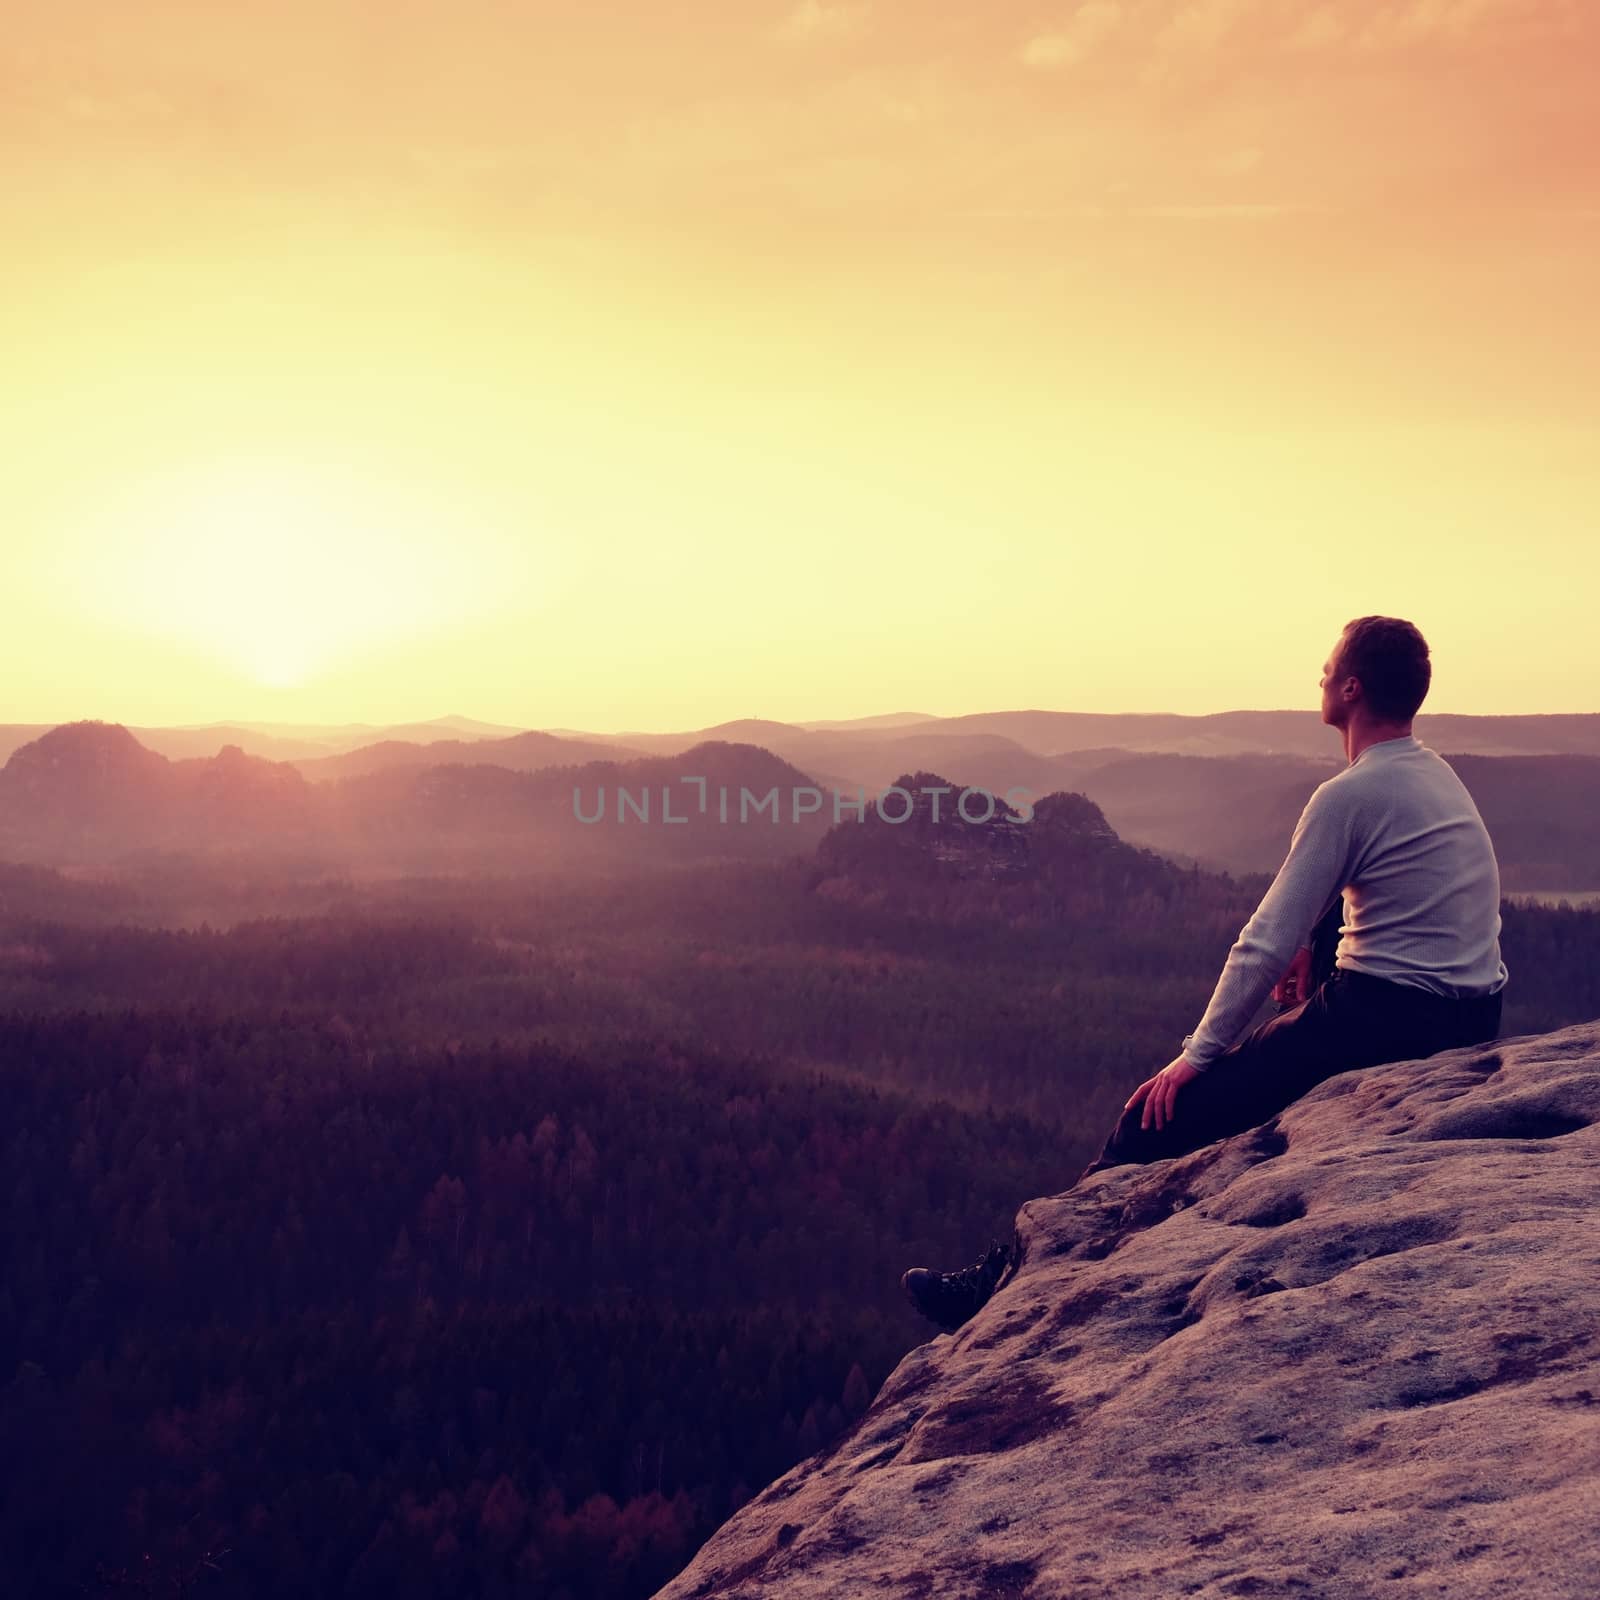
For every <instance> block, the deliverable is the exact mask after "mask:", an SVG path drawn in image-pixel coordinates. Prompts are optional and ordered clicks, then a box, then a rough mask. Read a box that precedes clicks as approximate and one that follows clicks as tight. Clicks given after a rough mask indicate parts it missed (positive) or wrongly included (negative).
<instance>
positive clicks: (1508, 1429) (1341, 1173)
mask: <svg viewBox="0 0 1600 1600" xmlns="http://www.w3.org/2000/svg"><path fill="white" fill-rule="evenodd" d="M1597 1122H1600V1022H1595V1023H1587V1024H1583V1025H1580V1026H1576V1027H1571V1028H1566V1029H1563V1030H1562V1031H1560V1032H1557V1033H1552V1034H1546V1035H1528V1036H1523V1037H1520V1038H1516V1039H1512V1040H1502V1041H1500V1042H1498V1043H1497V1044H1494V1045H1478V1046H1472V1047H1469V1048H1465V1049H1459V1050H1451V1051H1446V1052H1442V1053H1441V1054H1439V1055H1435V1056H1431V1057H1429V1058H1427V1059H1426V1060H1422V1061H1409V1062H1399V1063H1395V1064H1393V1065H1389V1066H1383V1067H1375V1068H1370V1069H1367V1070H1364V1071H1357V1072H1348V1073H1344V1074H1341V1075H1340V1076H1338V1077H1336V1078H1332V1079H1330V1080H1328V1081H1327V1082H1325V1083H1323V1084H1321V1085H1319V1086H1318V1087H1317V1088H1316V1089H1315V1090H1313V1091H1312V1092H1311V1093H1310V1094H1308V1095H1306V1096H1305V1097H1304V1098H1303V1099H1301V1100H1299V1101H1297V1102H1296V1103H1295V1104H1294V1105H1292V1106H1290V1107H1289V1108H1288V1109H1287V1110H1286V1111H1284V1112H1283V1113H1282V1114H1281V1115H1280V1116H1279V1117H1277V1118H1275V1119H1274V1120H1273V1121H1272V1122H1269V1123H1267V1124H1265V1125H1264V1126H1262V1127H1261V1128H1258V1129H1255V1130H1252V1131H1251V1132H1249V1133H1245V1134H1240V1135H1238V1136H1237V1137H1235V1138H1232V1139H1226V1140H1223V1141H1221V1142H1219V1143H1217V1144H1213V1145H1210V1146H1208V1147H1207V1148H1206V1149H1204V1150H1200V1151H1197V1152H1195V1153H1194V1154H1192V1155H1188V1156H1183V1157H1180V1158H1177V1159H1175V1160H1170V1161H1163V1162H1158V1163H1155V1164H1153V1165H1151V1166H1148V1167H1119V1168H1113V1169H1111V1170H1109V1171H1105V1172H1101V1173H1097V1174H1096V1175H1095V1176H1093V1177H1091V1178H1089V1179H1087V1180H1085V1181H1084V1182H1083V1183H1082V1184H1080V1185H1079V1186H1077V1187H1076V1188H1074V1189H1072V1190H1070V1191H1069V1192H1067V1193H1065V1194H1061V1195H1056V1196H1054V1197H1052V1198H1049V1199H1042V1200H1034V1201H1031V1202H1030V1203H1029V1204H1027V1205H1025V1206H1024V1207H1023V1208H1022V1211H1021V1213H1020V1215H1019V1216H1018V1219H1017V1227H1018V1233H1019V1237H1020V1239H1021V1241H1022V1243H1023V1246H1024V1256H1023V1261H1022V1264H1021V1266H1020V1268H1019V1269H1018V1271H1017V1273H1016V1274H1015V1276H1014V1277H1013V1278H1012V1279H1011V1280H1010V1281H1009V1282H1007V1283H1004V1284H1002V1286H1001V1287H1000V1289H999V1291H998V1292H997V1293H996V1295H995V1297H994V1298H993V1299H992V1300H991V1301H990V1303H989V1304H988V1305H987V1306H986V1307H985V1308H984V1310H983V1312H982V1313H981V1314H980V1315H979V1316H978V1317H976V1318H975V1319H974V1320H973V1321H972V1322H970V1323H968V1324H967V1326H966V1327H964V1328H962V1329H961V1330H960V1331H959V1332H957V1333H955V1334H949V1335H941V1336H939V1337H937V1338H935V1339H933V1340H932V1341H931V1342H930V1343H928V1344H924V1345H922V1346H920V1347H919V1348H918V1349H916V1350H913V1351H912V1352H911V1353H910V1354H909V1355H907V1356H906V1358H905V1359H904V1360H903V1361H902V1362H901V1363H900V1365H899V1366H898V1367H897V1368H896V1370H895V1371H894V1373H893V1374H892V1375H891V1376H890V1378H889V1380H888V1381H887V1383H886V1384H885V1385H884V1387H883V1389H882V1391H881V1392H880V1393H879V1394H878V1395H877V1397H876V1398H875V1399H874V1401H873V1403H872V1405H871V1407H870V1409H869V1410H868V1411H867V1412H866V1414H865V1415H864V1416H863V1417H862V1418H861V1419H860V1421H859V1422H858V1424H857V1425H856V1426H855V1427H854V1428H853V1429H852V1430H851V1431H850V1432H848V1433H847V1434H845V1435H844V1436H843V1437H842V1438H841V1439H840V1440H839V1441H838V1442H837V1443H836V1444H835V1445H834V1446H833V1447H831V1448H830V1449H829V1450H827V1451H825V1452H823V1453H821V1454H818V1455H816V1456H813V1457H812V1458H810V1459H809V1460H807V1461H804V1462H801V1463H800V1464H799V1465H798V1466H796V1467H795V1468H794V1469H793V1470H792V1471H791V1472H789V1473H788V1474H786V1475H785V1476H784V1477H783V1478H781V1479H779V1480H778V1481H777V1482H776V1483H774V1484H772V1485H771V1486H770V1487H769V1488H768V1489H766V1490H765V1491H764V1492H763V1493H762V1494H761V1495H759V1496H758V1497H757V1498H756V1499H755V1500H753V1501H751V1502H750V1504H749V1505H747V1506H745V1507H744V1508H743V1509H741V1510H740V1511H739V1512H738V1514H737V1515H736V1516H734V1517H733V1518H732V1519H731V1520H730V1521H729V1522H728V1523H727V1524H726V1525H725V1526H724V1527H723V1528H722V1529H721V1530H720V1531H719V1532H718V1533H717V1534H716V1535H715V1536H714V1537H713V1538H712V1539H711V1540H710V1542H709V1543H708V1544H707V1545H706V1546H705V1547H704V1549H703V1550H702V1551H701V1552H700V1553H699V1555H698V1556H697V1557H696V1559H695V1560H694V1562H693V1563H692V1564H691V1565H690V1566H689V1567H688V1568H687V1570H686V1571H684V1572H683V1573H682V1574H681V1575H680V1576H679V1577H678V1578H677V1579H676V1580H675V1581H674V1582H673V1583H671V1584H669V1585H668V1586H667V1587H666V1588H665V1589H663V1590H662V1591H661V1600H690V1597H694V1600H703V1597H705V1600H708V1597H711V1596H721V1597H728V1600H734V1597H742V1600H751V1597H754V1596H758V1595H761V1596H768V1595H776V1596H783V1597H786V1600H788V1597H793V1600H799V1597H801V1596H817V1597H822V1596H828V1597H830V1600H840V1597H847V1596H853V1595H875V1596H876V1595H885V1596H895V1597H904V1600H918V1597H928V1600H932V1597H939V1600H955V1597H960V1596H980V1595H982V1596H1027V1597H1029V1600H1049V1597H1055V1596H1082V1597H1090V1596H1102V1595H1104V1596H1113V1595H1114V1596H1116V1597H1117V1600H1145V1597H1148V1600H1171V1597H1174V1596H1182V1595H1201V1596H1206V1597H1212V1596H1233V1595H1264V1596H1273V1597H1280V1596H1305V1597H1307V1600H1345V1597H1355V1596H1369V1595H1370V1596H1383V1597H1393V1600H1410V1597H1415V1596H1422V1595H1428V1596H1436V1595H1442V1596H1449V1597H1450V1600H1477V1597H1480V1596H1481V1597H1488V1596H1516V1597H1528V1600H1566V1597H1571V1600H1580V1597H1581V1600H1592V1597H1594V1596H1595V1595H1597V1594H1600V1129H1597V1127H1596V1123H1597Z"/></svg>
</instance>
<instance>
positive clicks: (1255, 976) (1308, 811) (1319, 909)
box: [1183, 779, 1352, 1070]
mask: <svg viewBox="0 0 1600 1600" xmlns="http://www.w3.org/2000/svg"><path fill="white" fill-rule="evenodd" d="M1351 837H1352V827H1351V817H1350V796H1349V793H1348V791H1347V790H1341V789H1339V788H1336V787H1334V786H1333V780H1332V779H1329V781H1328V782H1327V783H1324V784H1322V785H1320V786H1319V787H1318V788H1317V789H1316V790H1315V791H1314V792H1313V794H1312V796H1311V798H1310V799H1309V800H1308V801H1306V804H1305V809H1304V810H1303V811H1302V812H1301V813H1300V820H1299V821H1298V822H1297V823H1296V824H1295V828H1294V837H1293V838H1292V839H1291V840H1290V843H1289V853H1288V855H1287V856H1286V857H1285V858H1284V862H1283V865H1282V866H1281V867H1279V868H1278V875H1277V877H1275V878H1274V879H1273V880H1272V886H1271V888H1269V889H1268V890H1267V892H1266V894H1265V895H1264V896H1262V900H1261V904H1260V905H1259V906H1257V908H1256V910H1255V913H1254V914H1253V915H1252V916H1251V918H1250V920H1249V921H1248V922H1247V923H1246V924H1245V925H1244V928H1243V929H1242V930H1241V932H1240V934H1239V937H1238V939H1237V940H1236V941H1235V943H1234V946H1233V948H1232V949H1231V950H1230V951H1229V952H1228V960H1227V963H1226V965H1224V967H1223V969H1222V976H1221V977H1220V978H1219V979H1218V980H1217V987H1216V990H1215V991H1214V993H1213V994H1212V996H1211V1003H1210V1004H1209V1005H1208V1006H1207V1007H1206V1010H1205V1015H1204V1016H1203V1017H1202V1018H1201V1019H1200V1026H1199V1027H1198V1028H1196V1029H1195V1031H1194V1032H1193V1033H1191V1034H1189V1035H1188V1036H1187V1037H1186V1038H1185V1039H1184V1041H1183V1055H1184V1059H1185V1060H1186V1061H1188V1062H1189V1064H1190V1065H1191V1066H1195V1067H1199V1068H1201V1069H1202V1070H1204V1069H1205V1068H1206V1067H1208V1066H1210V1065H1211V1063H1212V1062H1213V1061H1214V1060H1215V1059H1216V1058H1217V1057H1218V1056H1219V1055H1221V1054H1222V1053H1223V1051H1225V1050H1227V1049H1228V1048H1229V1047H1230V1046H1231V1045H1232V1044H1233V1042H1234V1041H1235V1040H1236V1039H1237V1038H1238V1037H1239V1035H1240V1033H1241V1032H1242V1031H1243V1029H1244V1027H1245V1025H1246V1023H1248V1022H1249V1021H1250V1019H1251V1018H1252V1017H1253V1016H1254V1015H1255V1014H1256V1008H1257V1007H1258V1006H1259V1005H1260V1004H1261V1002H1262V1001H1263V1000H1264V999H1266V997H1267V993H1268V991H1269V990H1270V989H1271V988H1272V986H1273V985H1274V984H1275V983H1276V982H1277V981H1278V979H1279V978H1281V977H1282V976H1283V974H1284V972H1285V970H1286V969H1287V967H1288V965H1289V962H1290V960H1291V959H1292V958H1293V956H1294V953H1295V951H1297V950H1298V949H1299V948H1300V947H1301V946H1302V945H1303V944H1305V943H1306V942H1307V940H1308V939H1309V937H1310V933H1311V930H1312V928H1313V927H1315V925H1316V924H1317V923H1318V922H1319V921H1320V920H1321V919H1322V916H1323V914H1324V912H1326V911H1327V910H1328V908H1329V906H1330V905H1332V903H1333V899H1334V896H1335V895H1337V894H1338V893H1339V892H1340V891H1341V890H1342V889H1343V888H1344V886H1345V883H1346V882H1347V879H1348V869H1349V864H1350V854H1351Z"/></svg>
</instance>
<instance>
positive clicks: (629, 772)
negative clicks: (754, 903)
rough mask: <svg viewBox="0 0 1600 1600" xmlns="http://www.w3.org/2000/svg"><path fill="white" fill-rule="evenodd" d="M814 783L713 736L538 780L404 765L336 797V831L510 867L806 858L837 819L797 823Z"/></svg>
mask: <svg viewBox="0 0 1600 1600" xmlns="http://www.w3.org/2000/svg"><path fill="white" fill-rule="evenodd" d="M810 787H812V784H811V780H810V778H809V777H808V776H807V775H806V774H805V773H803V772H801V771H799V770H798V769H797V768H795V767H792V766H790V765H789V764H788V763H787V762H785V761H782V760H780V759H779V758H778V757H777V756H775V755H773V754H771V752H769V751H766V750H762V749H760V748H758V747H756V746H754V745H743V744H734V743H730V742H728V741H725V740H708V741H706V742H705V743H703V744H700V745H696V746H694V747H693V748H691V749H689V750H687V751H684V752H682V753H681V754H679V755H676V756H663V757H655V756H641V757H637V758H635V759H633V760H628V761H618V760H609V759H608V760H601V761H587V762H581V763H577V764H573V765H562V766H552V767H545V768H542V769H539V770H537V771H528V772H517V771H512V770H510V769H508V768H505V767H499V766H491V765H487V764H482V763H456V764H451V765H445V766H425V767H399V768H395V769H392V770H389V771H385V772H378V773H370V774H366V775H364V776H361V777H356V778H349V779H345V780H343V781H341V782H339V783H336V784H333V785H330V786H329V792H330V804H331V807H332V811H333V815H334V817H335V819H336V820H335V826H336V827H337V828H338V829H340V830H341V832H342V834H343V836H344V837H345V838H347V839H351V840H354V841H359V842H361V843H362V844H363V846H364V847H365V848H366V849H368V850H371V851H376V852H379V853H381V854H383V855H384V856H386V857H390V858H394V857H405V858H414V859H419V860H420V859H428V860H432V861H435V862H441V863H442V862H449V863H452V864H454V865H457V866H465V865H471V864H485V863H488V864H495V865H500V866H504V865H508V864H510V863H512V862H514V861H520V862H522V863H524V864H532V863H534V862H536V861H538V860H541V859H544V860H553V861H554V860H559V861H561V862H564V863H567V864H571V863H572V862H574V861H577V860H588V861H596V862H603V861H619V862H620V861H635V862H640V863H648V862H651V861H658V862H659V861H670V860H676V859H681V858H683V857H685V856H719V855H725V856H732V857H756V858H769V857H779V856H789V855H799V854H803V853H805V852H808V851H809V850H810V849H811V848H812V847H813V846H814V845H815V843H816V841H817V840H818V839H819V838H821V836H822V834H823V832H824V830H825V829H826V828H827V827H828V826H829V824H830V823H831V821H832V816H831V809H830V808H828V807H825V808H824V809H823V810H820V811H817V812H814V813H810V814H805V813H803V812H802V814H801V815H799V816H798V817H797V816H796V815H795V798H794V797H795V796H796V794H797V793H799V792H801V791H804V790H806V789H809V788H810ZM746 792H748V795H749V797H750V798H749V800H748V801H747V802H746V803H744V804H741V797H742V796H743V795H744V794H745V793H746ZM761 801H767V802H768V803H767V805H766V806H765V809H760V808H758V802H761ZM807 803H808V802H807V801H806V800H805V799H801V801H800V804H801V805H802V806H804V805H805V804H807ZM591 819H592V820H591Z"/></svg>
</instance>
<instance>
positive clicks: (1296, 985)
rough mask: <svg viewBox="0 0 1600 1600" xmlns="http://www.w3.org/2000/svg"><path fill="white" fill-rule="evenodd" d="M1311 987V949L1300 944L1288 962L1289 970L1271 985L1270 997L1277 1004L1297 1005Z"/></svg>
mask: <svg viewBox="0 0 1600 1600" xmlns="http://www.w3.org/2000/svg"><path fill="white" fill-rule="evenodd" d="M1310 987H1311V951H1310V950H1309V949H1308V948H1307V947H1306V946H1305V945H1301V946H1300V948H1299V949H1298V950H1296V951H1295V953H1294V960H1293V961H1291V962H1290V963H1289V970H1288V971H1287V972H1286V973H1284V975H1283V976H1282V977H1281V978H1279V979H1278V981H1277V983H1276V984H1275V985H1274V986H1273V990H1272V998H1273V999H1274V1000H1276V1001H1277V1002H1278V1004H1279V1005H1281V1006H1283V1005H1288V1006H1297V1005H1299V1004H1300V1002H1301V1001H1302V1000H1304V999H1305V997H1306V994H1307V991H1308V990H1309V989H1310Z"/></svg>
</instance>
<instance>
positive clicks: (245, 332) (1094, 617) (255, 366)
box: [0, 0, 1600, 730]
mask: <svg viewBox="0 0 1600 1600" xmlns="http://www.w3.org/2000/svg"><path fill="white" fill-rule="evenodd" d="M0 208H3V209H0V216H3V218H4V224H3V226H4V239H3V242H0V350H3V351H4V353H5V356H4V360H3V362H0V440H3V448H0V624H3V626H0V720H3V721H16V722H50V721H57V720H66V719H69V718H75V717H86V716H92V717H102V718H106V719H108V720H119V721H125V722H130V723H135V724H140V723H143V724H153V723H184V722H207V721H214V720H226V719H230V718H231V719H241V720H244V719H254V720H284V721H309V720H325V721H348V720H363V721H372V722H383V721H400V720H409V719H413V718H420V717H428V716H435V715H441V714H444V713H446V712H456V713H461V714H466V715H470V716H474V717H480V718H485V719H487V720H491V721H495V722H501V723H507V724H512V725H516V726H525V727H569V728H593V729H629V730H653V729H669V728H687V727H700V726H708V725H711V724H714V723H716V722H720V721H723V720H726V719H730V718H735V717H745V716H760V717H770V718H777V719H796V720H798V719H806V718H823V717H850V716H864V715H870V714H873V713H878V712H885V711H895V710H919V711H926V712H935V713H943V714H960V713H964V712H971V711H979V710H989V709H1002V708H1008V707H1019V706H1033V707H1048V708H1055V709H1061V710H1084V711H1139V710H1147V711H1149V710H1166V711H1179V712H1208V711H1219V710H1224V709H1232V708H1236V707H1287V706H1296V705H1304V706H1307V707H1314V706H1316V705H1317V704H1318V698H1317V695H1318V689H1317V685H1318V680H1319V678H1320V675H1321V667H1322V663H1323V661H1324V660H1325V658H1326V656H1327V653H1328V648H1329V646H1330V645H1331V644H1332V642H1333V640H1334V639H1335V638H1336V636H1337V634H1338V632H1339V630H1340V628H1341V627H1342V626H1343V625H1344V623H1345V622H1346V621H1348V620H1349V619H1351V618H1352V617H1355V616H1360V615H1365V614H1369V613H1374V612H1376V613H1383V614H1388V615H1398V616H1405V617H1409V618H1410V619H1411V620H1413V621H1415V622H1416V623H1417V624H1418V626H1419V627H1421V629H1422V630H1423V632H1424V634H1425V635H1426V636H1427V638H1428V640H1429V643H1430V645H1431V647H1432V650H1433V655H1434V679H1433V690H1432V693H1431V695H1430V698H1429V702H1428V707H1427V709H1429V710H1436V711H1462V712H1485V713H1506V712H1554V711H1594V710H1600V658H1597V655H1596V650H1595V647H1594V645H1593V643H1592V640H1593V637H1594V631H1595V630H1594V625H1593V615H1592V613H1593V609H1594V599H1593V597H1594V595H1595V593H1596V592H1600V450H1597V449H1596V448H1595V440H1596V437H1597V424H1600V312H1597V310H1596V296H1595V294H1594V291H1593V285H1594V284H1595V283H1596V282H1600V7H1597V6H1593V5H1591V4H1589V3H1588V0H1340V3H1338V4H1323V5H1319V4H1316V3H1314V0H1300V3H1289V0H1086V3H1082V4H1032V3H1028V4H1023V3H1014V0H989V3H986V4H984V5H981V6H980V5H971V4H961V5H955V4H931V3H927V0H924V3H922V4H911V3H909V0H871V3H862V4H829V3H825V0H800V3H799V4H797V5H791V4H788V3H785V0H779V3H777V4H774V5H767V4H764V3H759V0H742V3H738V4H735V3H733V0H648V3H647V0H629V3H627V4H621V3H614V4H601V3H586V4H581V5H580V4H576V3H572V4H566V5H556V4H548V3H542V0H450V3H449V4H446V3H445V0H384V3H382V4H379V3H377V0H273V3H271V4H268V3H266V0H248V3H245V0H233V3H224V0H141V3H140V4H139V5H137V6H130V5H128V4H127V3H126V0H48V3H44V0H20V3H19V4H18V5H17V6H15V7H13V8H12V9H11V10H10V11H8V19H7V28H6V31H5V35H4V38H3V41H0Z"/></svg>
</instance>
